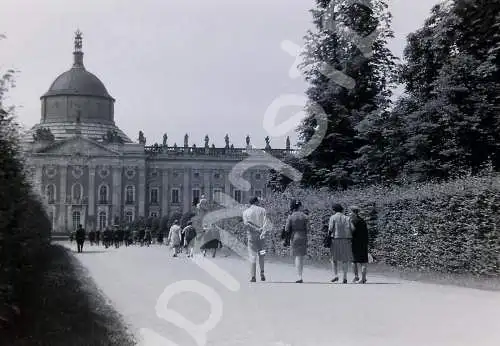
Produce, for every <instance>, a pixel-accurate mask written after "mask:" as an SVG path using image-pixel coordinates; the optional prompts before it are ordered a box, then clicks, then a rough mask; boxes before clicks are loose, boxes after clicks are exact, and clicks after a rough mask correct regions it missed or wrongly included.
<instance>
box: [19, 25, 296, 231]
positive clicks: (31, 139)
mask: <svg viewBox="0 0 500 346" xmlns="http://www.w3.org/2000/svg"><path fill="white" fill-rule="evenodd" d="M73 56H74V62H73V66H72V68H71V69H70V70H68V71H66V72H64V73H63V74H61V75H60V76H59V77H57V78H56V79H55V81H54V82H53V83H52V85H51V86H50V88H49V90H48V91H47V92H46V93H45V94H44V95H43V96H42V97H41V98H40V99H41V120H40V123H38V124H36V125H35V126H34V127H33V128H32V129H30V130H29V131H28V132H27V133H26V134H25V137H23V147H24V154H25V161H26V167H27V170H28V173H29V176H30V177H31V179H32V181H33V185H34V187H35V189H36V191H37V192H38V193H40V195H41V196H42V198H43V200H44V203H45V205H46V208H47V212H48V215H49V217H50V218H51V220H52V224H53V230H54V231H55V232H69V231H71V230H73V229H75V228H76V227H77V225H78V224H82V225H84V227H86V228H97V229H102V228H105V227H107V226H110V225H112V224H114V223H115V222H117V221H118V220H125V221H132V220H134V219H136V218H139V217H161V216H164V215H172V213H175V212H181V213H184V212H187V211H190V210H192V208H193V203H195V202H196V200H197V199H199V198H200V196H201V195H205V197H206V198H207V199H209V200H213V201H216V202H217V201H218V199H220V198H222V197H221V196H222V193H223V194H227V195H229V196H231V197H232V198H234V199H235V200H236V201H238V202H241V203H245V202H247V200H248V199H249V197H250V196H254V195H257V196H259V195H260V196H264V195H265V194H266V193H267V186H266V183H267V177H268V171H269V168H270V167H269V163H268V162H270V161H274V165H276V164H279V163H278V162H279V158H281V157H283V156H284V155H287V154H290V153H292V150H291V149H290V144H289V140H287V143H286V148H285V149H272V148H271V146H270V144H269V138H266V143H267V146H266V148H263V149H252V147H251V144H250V138H249V137H247V138H246V142H247V147H245V148H234V147H233V146H232V145H231V144H230V140H229V136H228V135H226V137H225V146H224V147H222V148H217V147H215V146H214V145H210V143H209V138H208V136H206V137H205V139H204V145H203V146H200V147H196V145H194V144H193V145H189V137H188V135H187V134H186V136H185V138H184V145H183V146H177V145H174V146H169V145H168V143H167V141H168V138H167V135H164V138H163V143H162V144H161V145H160V144H155V145H153V146H147V145H146V138H145V137H144V134H143V133H142V131H139V136H138V142H133V141H132V140H131V139H130V138H129V137H128V136H127V135H126V134H125V133H124V132H123V131H121V130H120V129H119V128H118V127H117V126H116V124H115V120H114V119H115V118H114V103H115V99H114V98H113V97H111V95H110V94H109V93H108V91H107V89H106V87H105V86H104V84H103V83H102V82H101V81H100V80H99V78H97V77H96V76H95V75H93V74H92V73H90V72H88V71H87V70H86V68H85V67H84V64H83V52H82V34H81V33H80V32H77V33H76V36H75V50H74V52H73ZM237 177H240V178H243V179H244V180H246V181H247V183H248V184H241V183H237V182H236V180H235V178H237Z"/></svg>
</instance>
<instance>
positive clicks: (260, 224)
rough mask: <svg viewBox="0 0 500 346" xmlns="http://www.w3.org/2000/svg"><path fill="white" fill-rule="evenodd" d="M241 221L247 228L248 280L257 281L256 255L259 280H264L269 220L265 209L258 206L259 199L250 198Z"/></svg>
mask: <svg viewBox="0 0 500 346" xmlns="http://www.w3.org/2000/svg"><path fill="white" fill-rule="evenodd" d="M243 223H244V224H245V225H246V229H247V238H248V255H249V259H250V277H251V278H250V282H255V281H257V280H256V275H257V274H256V272H257V257H258V258H259V267H260V280H261V281H266V276H265V275H264V256H265V254H266V251H265V236H266V234H267V231H268V227H269V222H268V220H267V216H266V210H265V209H264V208H262V207H261V206H259V199H258V198H257V197H252V198H251V199H250V207H249V208H248V209H246V210H245V211H244V212H243Z"/></svg>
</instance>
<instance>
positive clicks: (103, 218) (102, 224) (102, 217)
mask: <svg viewBox="0 0 500 346" xmlns="http://www.w3.org/2000/svg"><path fill="white" fill-rule="evenodd" d="M107 225H108V215H106V212H105V211H100V212H99V229H101V230H102V229H105V228H106V226H107Z"/></svg>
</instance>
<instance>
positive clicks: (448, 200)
mask: <svg viewBox="0 0 500 346" xmlns="http://www.w3.org/2000/svg"><path fill="white" fill-rule="evenodd" d="M499 192H500V175H499V174H498V173H493V172H486V173H485V174H482V175H478V176H467V177H463V178H459V179H455V180H453V181H449V182H446V183H440V184H436V183H425V184H413V185H408V186H392V187H381V186H372V187H369V188H365V189H349V190H343V191H328V190H326V189H323V190H317V189H304V188H300V187H298V186H296V185H289V186H288V187H287V188H286V189H285V190H284V191H283V192H280V193H273V194H272V195H271V196H270V197H269V198H268V199H267V200H264V201H263V204H262V205H263V206H264V207H265V208H266V210H267V211H268V216H269V218H270V220H271V222H272V224H273V229H274V231H273V232H272V234H271V236H270V240H269V242H268V246H269V250H270V251H271V252H272V253H275V254H277V255H286V254H288V253H289V248H287V247H283V243H282V241H281V239H280V234H281V229H282V227H283V226H284V224H285V221H286V217H287V214H288V208H289V201H290V199H292V198H298V199H300V200H301V201H302V204H303V205H304V207H305V208H307V209H309V211H310V219H311V234H310V236H309V249H308V253H309V255H310V256H311V257H313V258H315V259H320V258H326V257H327V255H328V250H327V249H324V248H323V246H322V239H323V236H324V235H325V227H326V225H327V222H328V219H329V217H330V215H331V205H332V203H334V202H336V203H340V204H341V205H343V206H344V207H345V208H347V207H349V206H351V205H357V206H359V207H360V208H361V214H362V216H363V217H364V218H365V220H366V221H367V223H368V227H369V231H370V249H371V250H370V251H371V253H372V254H373V255H374V257H375V258H376V259H377V260H378V261H380V262H383V263H386V264H389V265H392V266H398V267H401V268H410V269H424V270H432V271H439V272H451V273H470V274H477V275H498V274H499V273H500V264H499V255H500V243H499V241H500V230H498V229H497V225H499V224H500V215H499V212H498V211H499V210H498V209H499V206H500V193H499ZM218 224H219V225H220V226H221V227H223V228H224V229H226V230H228V231H230V232H232V233H233V234H234V235H235V236H236V237H237V238H238V239H239V240H240V241H242V242H245V241H246V235H245V233H244V230H243V227H242V225H241V218H238V217H231V218H228V219H225V220H222V221H220V222H218Z"/></svg>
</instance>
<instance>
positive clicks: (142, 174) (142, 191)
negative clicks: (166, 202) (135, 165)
mask: <svg viewBox="0 0 500 346" xmlns="http://www.w3.org/2000/svg"><path fill="white" fill-rule="evenodd" d="M138 187H139V191H138V192H139V217H144V209H145V206H146V167H139V186H138Z"/></svg>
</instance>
